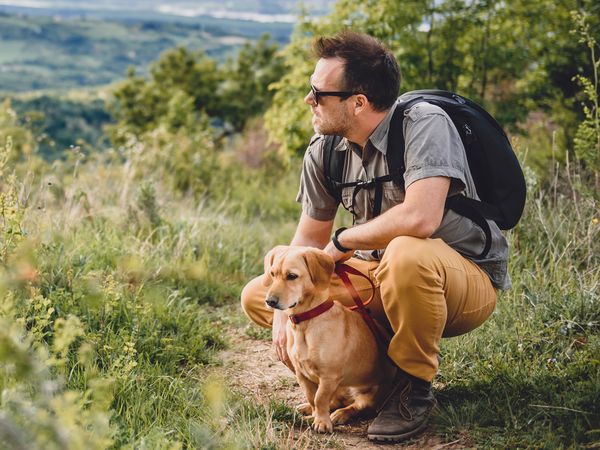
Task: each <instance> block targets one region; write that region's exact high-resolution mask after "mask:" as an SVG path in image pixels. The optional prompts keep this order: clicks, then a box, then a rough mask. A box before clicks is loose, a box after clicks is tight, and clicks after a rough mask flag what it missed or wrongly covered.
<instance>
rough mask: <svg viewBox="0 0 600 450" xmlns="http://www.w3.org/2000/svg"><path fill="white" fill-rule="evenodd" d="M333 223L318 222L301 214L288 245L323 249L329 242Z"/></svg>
mask: <svg viewBox="0 0 600 450" xmlns="http://www.w3.org/2000/svg"><path fill="white" fill-rule="evenodd" d="M332 227H333V221H332V220H331V221H320V220H315V219H312V218H310V217H309V216H308V215H306V214H304V213H303V214H302V216H301V218H300V221H299V223H298V228H297V229H296V233H295V234H294V237H293V239H292V242H291V243H290V245H302V246H306V247H316V248H321V249H322V248H325V246H326V245H327V243H328V242H329V237H330V235H331V229H332Z"/></svg>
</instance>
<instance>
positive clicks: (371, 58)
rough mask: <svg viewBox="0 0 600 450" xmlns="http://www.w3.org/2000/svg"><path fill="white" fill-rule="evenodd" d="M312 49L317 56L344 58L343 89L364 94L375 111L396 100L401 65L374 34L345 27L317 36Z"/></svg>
mask: <svg viewBox="0 0 600 450" xmlns="http://www.w3.org/2000/svg"><path fill="white" fill-rule="evenodd" d="M313 50H314V53H315V55H316V56H317V57H318V58H340V59H342V60H343V61H344V76H343V78H342V83H343V84H344V86H340V89H343V90H345V91H352V92H361V93H363V94H365V95H366V96H367V98H368V99H369V102H370V103H371V105H373V108H374V109H375V110H376V111H385V110H386V109H388V108H390V107H391V106H392V105H393V104H394V102H395V101H396V98H397V97H398V91H399V90H400V78H401V76H400V68H399V67H398V63H397V62H396V58H394V55H393V54H392V52H390V51H389V50H388V49H387V48H386V47H385V46H384V45H383V44H382V43H381V42H379V41H378V40H377V39H375V38H374V37H371V36H369V35H367V34H363V33H357V32H354V31H343V32H341V33H339V34H337V35H336V36H333V37H320V38H318V39H317V40H316V41H315V43H314V47H313Z"/></svg>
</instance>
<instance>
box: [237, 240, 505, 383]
mask: <svg viewBox="0 0 600 450" xmlns="http://www.w3.org/2000/svg"><path fill="white" fill-rule="evenodd" d="M346 263H347V264H348V265H350V266H353V267H354V268H356V269H358V270H360V271H361V272H362V273H364V274H365V275H367V274H368V275H369V277H370V278H371V280H372V281H373V282H374V283H375V286H376V293H375V298H374V299H373V301H372V303H371V304H370V305H369V308H370V309H371V311H372V312H373V315H374V316H375V318H376V319H377V320H379V321H380V322H381V323H382V324H384V325H385V326H386V327H388V329H390V331H392V332H393V337H392V340H391V342H390V345H389V348H388V354H389V356H390V358H392V360H393V361H394V362H395V363H396V364H397V365H398V367H400V368H401V369H402V370H404V371H405V372H408V373H409V374H411V375H413V376H415V377H418V378H421V379H423V380H427V381H431V380H432V379H433V378H434V376H435V374H436V373H437V370H438V364H439V363H438V353H439V351H440V348H439V342H440V339H441V338H442V337H450V336H457V335H459V334H463V333H466V332H468V331H471V330H473V329H475V328H477V327H478V326H479V325H481V324H482V323H483V322H484V321H485V320H486V319H487V318H488V317H489V316H490V314H491V313H492V311H493V310H494V308H495V307H496V297H497V293H496V290H495V289H494V287H493V286H492V284H491V282H490V279H489V277H488V276H487V274H486V273H485V272H484V271H483V270H481V269H480V268H479V267H478V266H477V265H476V264H475V263H473V262H472V261H470V260H468V259H466V258H464V257H463V256H461V255H460V254H459V253H457V252H456V251H455V250H453V249H451V248H450V247H449V246H448V245H447V244H445V243H444V242H443V241H442V240H440V239H418V238H414V237H409V236H400V237H397V238H395V239H394V240H393V241H392V242H390V244H389V245H388V247H387V248H386V251H385V254H384V256H383V258H382V260H381V261H363V260H359V259H356V258H351V259H350V260H349V261H347V262H346ZM351 281H352V283H353V284H354V286H355V288H356V290H357V291H358V292H359V293H360V295H361V296H362V297H363V300H366V299H367V298H368V297H369V296H370V294H371V286H370V284H369V282H368V281H367V280H366V279H363V278H361V277H354V276H353V277H351ZM266 291H267V288H265V287H264V286H263V285H262V276H260V277H257V278H255V279H253V280H252V281H250V282H249V283H248V284H247V285H246V287H245V288H244V290H243V291H242V295H241V301H242V308H243V309H244V311H245V313H246V314H247V315H248V317H250V319H252V320H253V321H254V322H256V323H257V324H258V325H260V326H263V327H271V323H272V318H273V311H272V310H271V309H270V308H269V307H267V305H266V304H265V295H266ZM330 292H331V297H332V298H333V299H334V300H337V301H339V302H340V303H343V304H344V305H347V306H351V305H353V304H354V302H353V301H352V297H351V296H350V294H349V293H348V291H347V290H346V287H345V286H344V284H343V283H342V281H341V280H340V279H339V278H338V277H337V276H336V275H335V274H334V275H333V277H332V280H331V291H330Z"/></svg>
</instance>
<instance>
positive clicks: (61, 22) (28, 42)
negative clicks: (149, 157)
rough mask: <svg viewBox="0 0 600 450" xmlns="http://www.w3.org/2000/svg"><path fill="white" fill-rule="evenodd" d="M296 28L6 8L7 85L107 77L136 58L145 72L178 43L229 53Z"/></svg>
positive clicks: (10, 88)
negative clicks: (47, 14)
mask: <svg viewBox="0 0 600 450" xmlns="http://www.w3.org/2000/svg"><path fill="white" fill-rule="evenodd" d="M290 32H291V24H285V23H267V24H265V23H258V22H251V21H241V20H218V19H214V18H209V17H208V18H199V19H197V20H195V21H193V22H169V21H158V20H148V21H145V20H134V19H122V20H104V19H103V20H99V19H89V18H72V19H63V18H57V17H44V16H22V15H19V16H17V15H10V14H6V13H0V41H1V44H0V92H4V93H8V92H24V91H31V90H40V89H57V88H59V89H72V88H76V87H81V86H98V85H104V84H108V83H111V82H113V81H115V80H118V79H121V78H123V77H124V75H125V73H126V71H127V68H128V67H130V66H133V67H136V68H137V69H138V72H140V73H144V72H145V71H146V69H147V66H148V64H149V63H150V62H151V61H153V60H156V59H157V58H158V56H159V55H160V54H161V53H162V52H163V51H165V50H167V49H170V48H173V47H177V46H183V47H186V48H188V49H192V50H196V49H202V50H204V51H205V52H206V53H207V54H208V55H209V56H211V57H214V58H216V59H219V60H224V59H226V58H227V57H228V56H233V55H234V54H235V52H236V49H238V48H239V46H240V45H242V44H243V43H244V42H246V41H248V40H255V39H257V38H258V37H260V35H261V34H263V33H269V34H270V35H271V36H272V37H273V38H274V39H275V40H276V41H279V42H285V41H287V39H288V36H289V34H290Z"/></svg>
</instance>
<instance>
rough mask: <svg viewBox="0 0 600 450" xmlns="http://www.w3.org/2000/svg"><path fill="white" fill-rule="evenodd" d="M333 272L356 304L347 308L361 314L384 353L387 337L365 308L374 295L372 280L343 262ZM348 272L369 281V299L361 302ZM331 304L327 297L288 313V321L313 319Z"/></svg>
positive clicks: (296, 321) (294, 322) (297, 321)
mask: <svg viewBox="0 0 600 450" xmlns="http://www.w3.org/2000/svg"><path fill="white" fill-rule="evenodd" d="M335 273H336V274H337V276H338V277H340V279H341V280H342V282H343V283H344V285H345V286H346V289H348V292H350V296H351V297H352V300H354V303H355V305H356V306H351V307H349V308H348V309H350V310H352V311H357V312H358V313H359V314H360V315H361V316H362V318H363V320H364V321H365V323H366V324H367V326H368V327H369V329H370V330H371V333H373V336H375V340H376V341H377V344H378V345H379V346H380V347H381V348H382V349H383V350H384V353H385V350H386V349H387V346H388V344H389V342H388V339H387V338H386V337H385V336H384V335H383V333H382V332H381V330H380V329H379V327H378V326H377V324H376V323H375V319H373V317H372V316H371V311H369V310H368V309H367V308H366V305H368V304H369V303H371V301H372V300H373V297H374V296H375V285H374V284H373V282H372V281H371V279H370V278H369V277H368V276H367V275H365V274H364V273H362V272H360V271H358V270H356V269H355V268H354V267H350V266H349V265H347V264H344V263H338V264H336V267H335ZM348 274H352V275H358V276H360V277H363V278H365V279H367V280H368V281H369V283H370V284H371V290H372V291H371V296H370V297H369V299H368V300H367V301H366V302H364V303H363V301H362V299H361V298H360V295H358V292H356V289H355V288H354V286H353V285H352V282H351V281H350V278H349V277H348ZM332 306H333V300H331V299H328V300H326V301H324V302H323V303H321V304H319V305H317V306H315V307H314V308H312V309H309V310H308V311H304V312H303V313H299V314H292V315H290V316H289V318H290V322H292V323H293V324H296V325H297V324H299V323H300V322H303V321H305V320H309V319H313V318H314V317H317V316H319V315H321V314H323V313H324V312H325V311H328V310H329V309H331V307H332Z"/></svg>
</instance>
